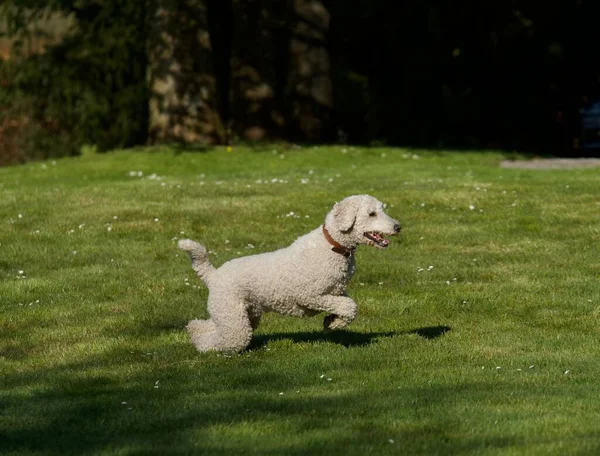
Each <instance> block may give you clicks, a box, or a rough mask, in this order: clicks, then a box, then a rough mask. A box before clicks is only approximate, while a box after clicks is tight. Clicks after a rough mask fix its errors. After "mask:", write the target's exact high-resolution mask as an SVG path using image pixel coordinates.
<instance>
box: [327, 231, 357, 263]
mask: <svg viewBox="0 0 600 456" xmlns="http://www.w3.org/2000/svg"><path fill="white" fill-rule="evenodd" d="M323 234H324V235H325V239H327V242H329V243H330V244H331V245H332V246H333V248H332V249H331V251H332V252H335V253H339V254H340V255H344V256H345V257H346V258H348V257H349V256H350V255H352V254H353V253H354V250H356V249H354V248H352V249H349V248H348V247H344V246H343V245H341V244H339V243H338V242H336V241H334V240H333V238H332V237H331V235H330V234H329V231H327V228H325V225H323Z"/></svg>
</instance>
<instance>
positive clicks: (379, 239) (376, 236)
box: [364, 231, 390, 248]
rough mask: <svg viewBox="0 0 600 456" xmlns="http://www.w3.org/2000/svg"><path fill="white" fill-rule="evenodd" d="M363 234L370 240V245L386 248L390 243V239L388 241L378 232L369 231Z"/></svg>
mask: <svg viewBox="0 0 600 456" xmlns="http://www.w3.org/2000/svg"><path fill="white" fill-rule="evenodd" d="M364 235H365V237H366V238H367V239H368V240H369V241H371V242H370V244H371V245H376V246H377V247H381V248H386V247H387V246H388V245H390V241H388V240H387V239H386V238H384V237H383V236H382V235H381V234H380V233H377V232H375V231H369V232H367V233H364Z"/></svg>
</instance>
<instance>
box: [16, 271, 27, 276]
mask: <svg viewBox="0 0 600 456" xmlns="http://www.w3.org/2000/svg"><path fill="white" fill-rule="evenodd" d="M17 272H18V273H19V275H23V274H25V271H22V270H19V271H17Z"/></svg>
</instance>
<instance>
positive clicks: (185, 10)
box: [0, 0, 600, 156]
mask: <svg viewBox="0 0 600 456" xmlns="http://www.w3.org/2000/svg"><path fill="white" fill-rule="evenodd" d="M19 5H20V6H19ZM47 9H50V10H54V11H59V12H62V13H64V14H72V15H73V17H74V18H75V19H76V23H77V27H75V28H74V31H72V33H70V34H69V35H68V36H67V38H66V39H65V40H64V41H63V42H62V43H60V44H58V45H54V46H50V47H49V48H48V50H47V52H46V53H44V54H41V55H33V56H29V57H28V58H26V59H25V60H24V61H23V62H21V63H19V62H17V61H16V60H13V61H8V62H5V63H2V64H0V85H1V86H2V90H0V106H2V107H6V106H11V107H14V106H20V110H19V109H12V110H11V113H10V114H9V115H8V116H7V115H4V116H0V138H1V139H2V141H0V144H3V145H4V146H3V147H4V148H5V149H6V148H7V147H10V148H12V149H11V150H13V149H14V148H15V146H14V144H16V142H15V139H14V137H15V135H17V136H18V131H19V127H20V126H21V125H22V124H27V125H29V126H35V128H34V129H32V128H30V131H29V134H24V133H23V134H21V137H22V138H38V139H39V140H38V141H37V143H35V144H33V145H32V146H31V148H32V149H35V148H36V147H37V149H42V148H43V149H44V150H56V151H58V150H59V149H60V147H54V146H53V144H54V143H58V144H64V143H65V142H66V143H68V144H69V145H70V146H71V147H70V148H68V149H69V151H68V153H76V151H77V148H78V147H79V146H80V145H81V144H84V143H94V144H97V145H98V147H99V148H100V149H102V150H105V149H110V148H114V147H121V146H132V145H136V144H143V143H146V142H147V141H150V142H152V143H160V142H172V141H180V142H183V143H188V144H189V143H194V142H201V143H227V142H230V141H236V140H250V141H269V140H284V141H291V142H307V143H311V142H312V143H315V142H340V143H347V142H349V143H358V144H374V145H379V144H387V145H398V146H408V147H428V148H453V149H471V148H473V149H505V150H517V151H521V152H529V153H533V154H540V155H562V156H594V155H598V153H599V152H598V151H599V150H600V108H599V106H600V47H599V46H597V43H598V42H600V27H598V26H597V18H598V17H600V3H599V2H597V1H595V0H573V1H564V0H549V1H547V2H544V3H540V2H531V1H529V0H513V1H510V2H506V1H502V0H492V1H490V2H485V3H481V2H476V1H474V0H424V1H421V0H408V1H405V2H401V3H398V2H392V1H386V0H378V1H369V0H294V1H291V0H288V1H283V2H281V1H275V0H268V1H258V0H224V1H217V0H185V1H183V2H176V1H173V0H144V1H140V2H134V3H131V4H129V3H123V2H119V1H117V0H107V1H105V2H102V3H98V2H96V1H94V0H83V1H74V0H64V1H60V2H42V1H41V0H38V1H32V2H26V6H25V4H23V5H21V4H20V3H19V4H18V5H17V6H15V8H13V10H8V11H12V12H11V13H10V14H9V15H8V17H7V20H8V23H9V24H11V27H12V29H11V30H13V32H14V36H15V37H22V36H23V35H27V33H29V32H27V31H26V30H27V29H26V26H27V24H28V19H27V18H28V14H26V13H29V12H31V11H37V12H42V11H46V10H47ZM5 111H6V110H5ZM6 112H8V111H6ZM11 116H12V117H11ZM15 119H16V123H15ZM15 125H16V126H15ZM3 132H9V133H10V135H9V133H3ZM15 132H16V133H15ZM8 136H10V138H9V137H8ZM30 142H32V140H30ZM33 142H35V141H33ZM2 154H4V155H10V151H9V152H6V151H4V152H3V151H2V149H0V155H2ZM34 155H35V154H34ZM46 155H48V154H46Z"/></svg>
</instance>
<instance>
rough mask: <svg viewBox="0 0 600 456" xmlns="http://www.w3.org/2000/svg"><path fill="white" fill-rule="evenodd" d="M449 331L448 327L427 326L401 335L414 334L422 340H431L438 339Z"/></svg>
mask: <svg viewBox="0 0 600 456" xmlns="http://www.w3.org/2000/svg"><path fill="white" fill-rule="evenodd" d="M451 330H452V328H451V327H450V326H427V327H424V328H417V329H412V330H410V331H406V332H404V333H402V334H416V335H417V336H421V337H423V338H424V339H428V340H433V339H437V338H438V337H442V336H443V335H444V334H446V333H447V332H448V331H451Z"/></svg>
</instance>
